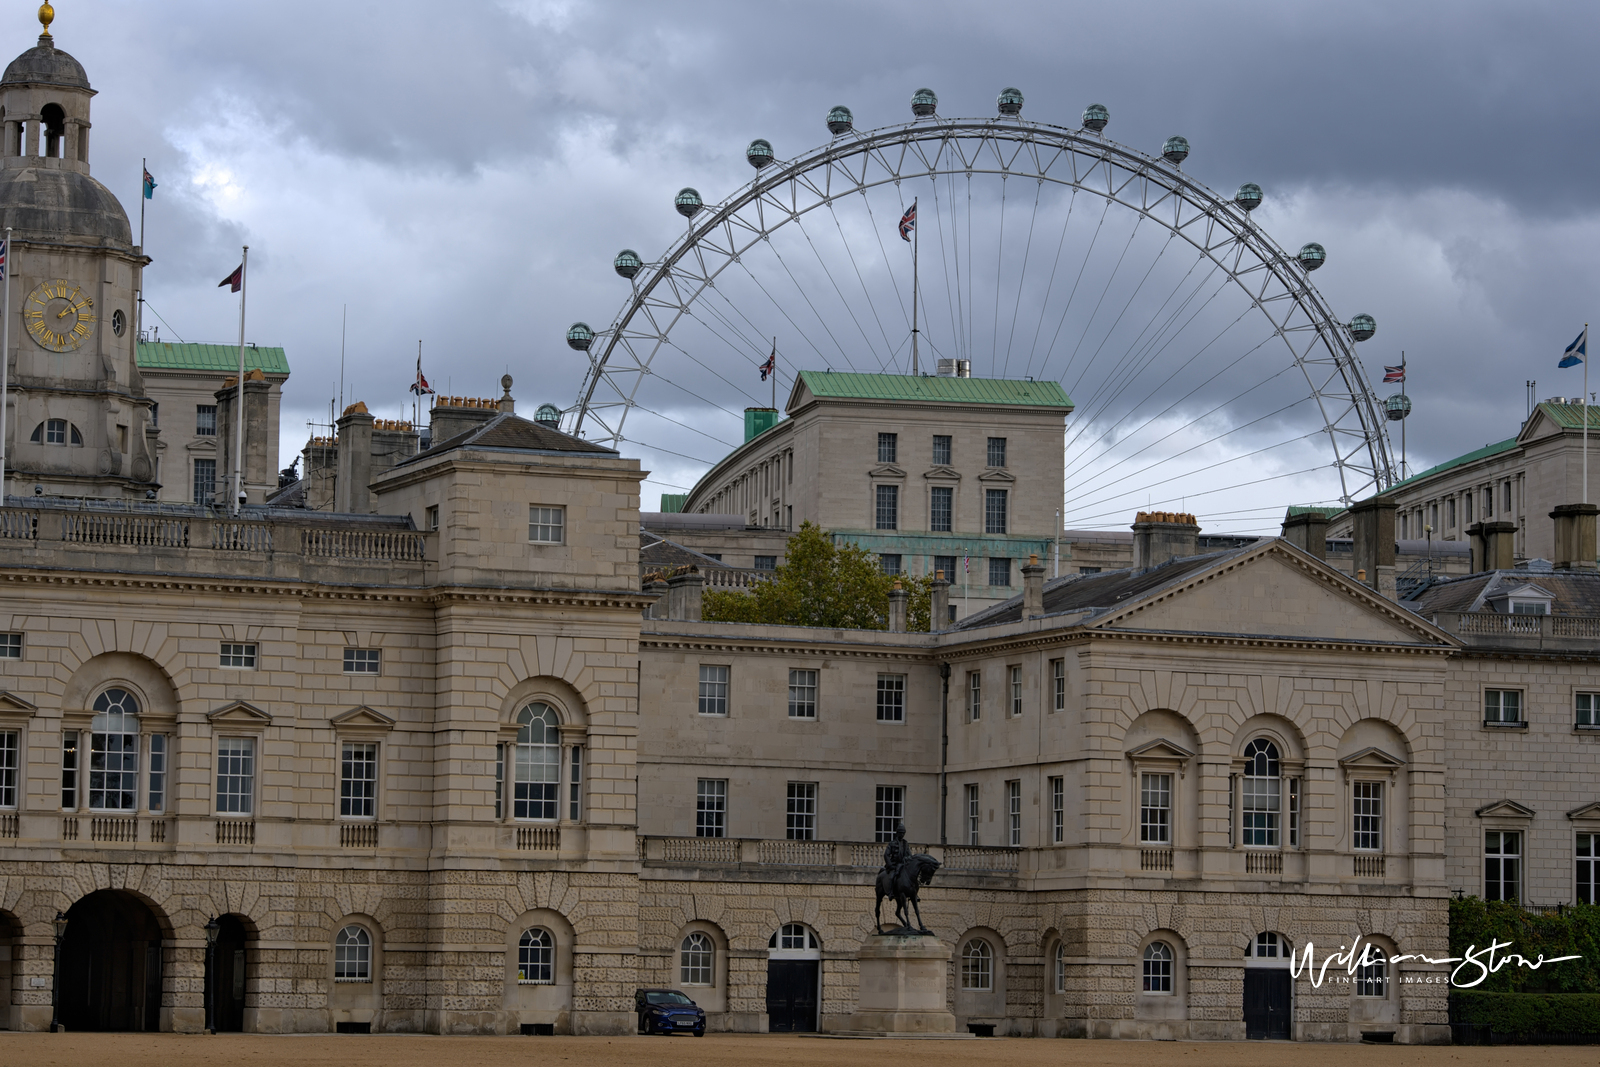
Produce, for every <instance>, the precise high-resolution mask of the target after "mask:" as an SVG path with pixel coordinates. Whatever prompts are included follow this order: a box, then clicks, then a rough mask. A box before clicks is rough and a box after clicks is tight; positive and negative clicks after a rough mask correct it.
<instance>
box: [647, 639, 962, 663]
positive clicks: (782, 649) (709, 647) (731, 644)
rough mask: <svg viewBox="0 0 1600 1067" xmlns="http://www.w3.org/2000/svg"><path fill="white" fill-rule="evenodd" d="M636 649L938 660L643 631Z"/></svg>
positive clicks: (905, 651) (883, 649)
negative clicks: (800, 653) (803, 653)
mask: <svg viewBox="0 0 1600 1067" xmlns="http://www.w3.org/2000/svg"><path fill="white" fill-rule="evenodd" d="M639 648H640V650H641V651H642V650H644V649H647V648H648V649H657V650H663V651H681V652H723V653H727V654H730V655H732V654H748V653H756V654H766V655H792V654H794V653H795V652H802V651H803V652H806V653H808V654H811V655H826V656H837V657H841V658H845V657H849V658H855V659H876V660H895V661H899V662H906V663H916V662H921V663H933V662H935V661H936V660H937V659H938V658H939V655H938V650H937V649H934V648H928V647H923V648H915V647H912V648H906V647H895V646H892V645H874V644H859V645H857V644H846V643H843V642H838V641H829V640H816V641H807V640H803V639H802V640H795V639H792V638H760V637H747V638H741V637H734V636H724V635H722V634H717V635H706V634H661V633H651V632H650V631H644V632H641V633H640V634H639Z"/></svg>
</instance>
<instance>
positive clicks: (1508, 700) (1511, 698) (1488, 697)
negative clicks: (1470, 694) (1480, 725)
mask: <svg viewBox="0 0 1600 1067" xmlns="http://www.w3.org/2000/svg"><path fill="white" fill-rule="evenodd" d="M1483 721H1484V722H1502V723H1504V722H1521V721H1522V690H1520V689H1485V690H1484V691H1483Z"/></svg>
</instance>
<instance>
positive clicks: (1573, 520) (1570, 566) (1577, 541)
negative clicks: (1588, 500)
mask: <svg viewBox="0 0 1600 1067" xmlns="http://www.w3.org/2000/svg"><path fill="white" fill-rule="evenodd" d="M1597 513H1600V504H1557V505H1556V509H1555V510H1554V511H1552V512H1551V513H1550V517H1551V518H1552V519H1554V520H1555V521H1556V549H1555V557H1556V558H1555V559H1553V560H1551V562H1552V563H1554V564H1555V567H1556V570H1558V571H1592V570H1594V569H1595V551H1596V546H1595V515H1596V514H1597Z"/></svg>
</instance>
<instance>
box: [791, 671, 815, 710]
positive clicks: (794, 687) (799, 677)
mask: <svg viewBox="0 0 1600 1067" xmlns="http://www.w3.org/2000/svg"><path fill="white" fill-rule="evenodd" d="M816 717H817V672H816V671H790V672H789V718H791V719H815V718H816Z"/></svg>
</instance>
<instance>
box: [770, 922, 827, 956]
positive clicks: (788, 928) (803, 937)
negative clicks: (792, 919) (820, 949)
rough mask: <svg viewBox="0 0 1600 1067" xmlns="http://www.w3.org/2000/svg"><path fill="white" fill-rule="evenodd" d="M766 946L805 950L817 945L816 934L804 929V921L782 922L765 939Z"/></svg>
mask: <svg viewBox="0 0 1600 1067" xmlns="http://www.w3.org/2000/svg"><path fill="white" fill-rule="evenodd" d="M767 947H768V948H776V949H790V950H799V951H802V952H803V951H805V950H807V949H814V948H816V947H817V935H815V934H813V933H812V932H811V931H810V930H808V929H806V927H805V924H804V923H784V924H783V927H782V928H781V929H779V931H778V932H777V933H775V934H773V935H772V937H771V939H770V940H768V941H767Z"/></svg>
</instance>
